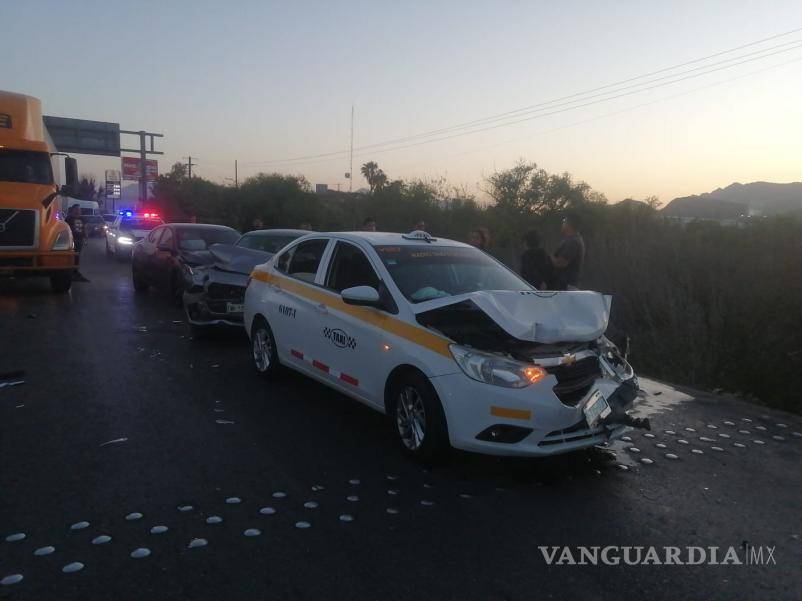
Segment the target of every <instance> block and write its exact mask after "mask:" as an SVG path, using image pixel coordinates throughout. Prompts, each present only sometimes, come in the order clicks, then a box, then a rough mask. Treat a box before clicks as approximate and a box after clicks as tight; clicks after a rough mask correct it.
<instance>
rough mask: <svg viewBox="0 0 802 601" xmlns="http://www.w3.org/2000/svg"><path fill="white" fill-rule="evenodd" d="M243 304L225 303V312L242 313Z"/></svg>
mask: <svg viewBox="0 0 802 601" xmlns="http://www.w3.org/2000/svg"><path fill="white" fill-rule="evenodd" d="M244 310H245V305H244V304H242V303H226V313H242V312H243V311H244Z"/></svg>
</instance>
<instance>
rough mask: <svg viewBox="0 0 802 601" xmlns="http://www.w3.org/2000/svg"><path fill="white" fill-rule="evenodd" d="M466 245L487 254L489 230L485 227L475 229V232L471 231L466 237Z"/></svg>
mask: <svg viewBox="0 0 802 601" xmlns="http://www.w3.org/2000/svg"><path fill="white" fill-rule="evenodd" d="M468 244H470V245H471V246H475V247H476V248H478V249H479V250H483V251H485V252H487V249H488V247H489V246H490V230H488V229H487V228H486V227H477V228H476V229H475V230H472V231H471V233H470V234H469V235H468Z"/></svg>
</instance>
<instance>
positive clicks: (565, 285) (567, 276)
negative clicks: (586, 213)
mask: <svg viewBox="0 0 802 601" xmlns="http://www.w3.org/2000/svg"><path fill="white" fill-rule="evenodd" d="M580 228H581V223H580V220H579V216H577V215H575V214H571V215H566V217H565V219H563V223H562V229H561V233H562V236H563V240H562V242H561V243H560V246H559V247H558V248H557V252H555V253H554V256H553V257H552V258H551V263H552V265H554V271H555V283H556V285H555V286H554V288H555V289H556V290H578V289H579V278H580V275H581V274H582V263H583V262H584V261H585V241H584V240H583V239H582V234H580V233H579V230H580Z"/></svg>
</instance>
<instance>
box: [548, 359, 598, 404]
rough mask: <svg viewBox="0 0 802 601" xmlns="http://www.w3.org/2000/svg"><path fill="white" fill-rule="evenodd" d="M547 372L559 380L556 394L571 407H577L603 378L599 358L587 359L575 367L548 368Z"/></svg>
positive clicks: (558, 366)
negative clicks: (596, 382)
mask: <svg viewBox="0 0 802 601" xmlns="http://www.w3.org/2000/svg"><path fill="white" fill-rule="evenodd" d="M546 371H548V372H549V373H550V374H552V375H553V376H554V377H555V378H557V385H556V386H555V387H554V394H556V395H557V397H558V398H559V399H560V401H562V403H563V404H564V405H568V406H570V407H576V404H577V403H578V402H579V401H581V400H582V398H583V397H584V396H585V395H586V394H587V393H588V392H590V388H591V386H593V383H594V382H595V381H596V380H597V379H598V378H600V377H601V368H600V367H599V358H598V357H586V358H585V359H580V360H579V361H577V362H576V363H574V364H573V365H557V366H554V367H547V368H546Z"/></svg>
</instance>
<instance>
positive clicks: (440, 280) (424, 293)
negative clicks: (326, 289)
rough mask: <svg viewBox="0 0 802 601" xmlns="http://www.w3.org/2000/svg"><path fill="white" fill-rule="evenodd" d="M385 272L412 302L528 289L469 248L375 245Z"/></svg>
mask: <svg viewBox="0 0 802 601" xmlns="http://www.w3.org/2000/svg"><path fill="white" fill-rule="evenodd" d="M375 248H376V252H377V253H378V254H379V257H381V260H382V262H383V263H384V265H385V267H387V271H389V272H390V275H391V276H392V278H393V280H394V281H395V283H396V285H397V286H398V288H399V289H400V290H401V293H402V294H403V295H404V296H405V297H406V298H407V299H408V300H410V301H411V302H413V303H420V302H423V301H427V300H432V299H434V298H441V297H444V296H454V295H456V294H465V293H467V292H476V291H477V290H531V289H532V287H531V286H530V285H529V284H527V283H526V282H525V281H523V280H522V279H521V278H519V277H518V276H517V275H515V274H514V273H513V272H512V271H510V270H509V269H507V268H506V267H504V266H503V265H501V264H500V263H499V262H498V261H496V260H495V259H493V258H491V257H489V256H488V255H486V254H485V253H483V252H481V251H480V250H477V249H475V248H472V247H465V246H431V245H400V246H392V245H382V246H376V247H375Z"/></svg>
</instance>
